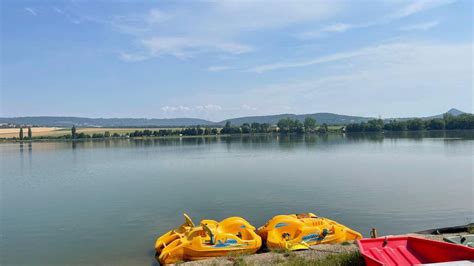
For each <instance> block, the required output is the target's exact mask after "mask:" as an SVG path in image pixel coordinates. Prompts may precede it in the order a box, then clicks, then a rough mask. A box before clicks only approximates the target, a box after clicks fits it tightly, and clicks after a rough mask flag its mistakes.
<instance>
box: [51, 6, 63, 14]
mask: <svg viewBox="0 0 474 266" xmlns="http://www.w3.org/2000/svg"><path fill="white" fill-rule="evenodd" d="M53 10H54V12H56V13H58V14H64V11H63V10H62V9H60V8H58V7H55V6H53Z"/></svg>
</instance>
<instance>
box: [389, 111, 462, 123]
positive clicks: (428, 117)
mask: <svg viewBox="0 0 474 266" xmlns="http://www.w3.org/2000/svg"><path fill="white" fill-rule="evenodd" d="M446 113H447V114H450V115H453V116H458V115H462V114H465V112H463V111H461V110H458V109H456V108H451V109H449V110H448V111H447V112H446ZM446 113H442V114H439V115H433V116H426V117H402V118H387V119H384V120H386V121H389V120H394V119H396V120H409V119H413V118H421V119H423V120H428V119H434V118H443V115H444V114H446Z"/></svg>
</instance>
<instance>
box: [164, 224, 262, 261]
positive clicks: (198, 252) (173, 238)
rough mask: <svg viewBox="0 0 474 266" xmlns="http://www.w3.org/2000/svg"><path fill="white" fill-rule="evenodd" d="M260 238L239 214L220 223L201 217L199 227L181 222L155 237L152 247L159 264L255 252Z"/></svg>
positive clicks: (259, 245) (260, 243) (260, 242)
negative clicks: (153, 246) (181, 223)
mask: <svg viewBox="0 0 474 266" xmlns="http://www.w3.org/2000/svg"><path fill="white" fill-rule="evenodd" d="M261 245H262V239H261V238H260V236H258V235H257V234H256V233H255V227H253V226H252V225H250V224H249V223H248V222H247V221H246V220H244V219H243V218H240V217H230V218H227V219H224V220H222V221H221V222H217V221H213V220H203V221H201V223H200V225H199V226H194V224H192V222H191V223H185V224H183V225H182V226H180V227H178V228H176V229H174V230H171V231H169V232H168V233H166V234H164V235H162V236H161V237H160V238H158V239H157V241H156V243H155V250H156V253H157V258H158V260H159V262H160V263H161V264H174V263H177V262H181V261H192V260H201V259H207V258H213V257H222V256H227V255H237V254H251V253H255V252H257V250H258V249H259V248H260V247H261Z"/></svg>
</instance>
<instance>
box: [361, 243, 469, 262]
mask: <svg viewBox="0 0 474 266" xmlns="http://www.w3.org/2000/svg"><path fill="white" fill-rule="evenodd" d="M357 245H358V246H359V250H360V253H361V254H362V255H363V256H364V259H365V263H366V265H367V266H377V265H384V266H392V265H393V266H395V265H417V264H425V263H440V262H451V261H463V260H474V248H469V247H465V246H461V245H456V244H451V243H446V242H441V241H435V240H429V239H424V238H419V237H410V236H397V237H380V238H366V239H361V240H357Z"/></svg>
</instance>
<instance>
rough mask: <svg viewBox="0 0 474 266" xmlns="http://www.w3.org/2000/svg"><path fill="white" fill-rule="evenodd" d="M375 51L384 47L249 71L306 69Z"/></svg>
mask: <svg viewBox="0 0 474 266" xmlns="http://www.w3.org/2000/svg"><path fill="white" fill-rule="evenodd" d="M374 49H383V46H376V47H370V48H363V49H359V50H355V51H351V52H341V53H335V54H330V55H325V56H320V57H316V58H313V59H309V60H303V61H294V62H276V63H271V64H264V65H258V66H254V67H251V68H249V69H247V71H250V72H256V73H263V72H267V71H274V70H279V69H285V68H296V67H306V66H311V65H317V64H324V63H331V62H335V61H341V60H345V59H351V58H353V57H357V56H362V55H367V54H370V53H373V52H374Z"/></svg>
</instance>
